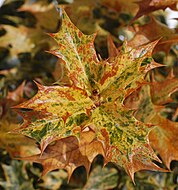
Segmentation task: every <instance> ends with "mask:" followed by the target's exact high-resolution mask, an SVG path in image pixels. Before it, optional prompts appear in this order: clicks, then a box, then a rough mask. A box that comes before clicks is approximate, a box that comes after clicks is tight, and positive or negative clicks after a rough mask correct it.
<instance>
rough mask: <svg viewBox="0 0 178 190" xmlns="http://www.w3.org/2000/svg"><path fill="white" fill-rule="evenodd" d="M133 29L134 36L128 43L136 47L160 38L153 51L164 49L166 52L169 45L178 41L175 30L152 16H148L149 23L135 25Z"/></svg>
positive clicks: (168, 49)
mask: <svg viewBox="0 0 178 190" xmlns="http://www.w3.org/2000/svg"><path fill="white" fill-rule="evenodd" d="M153 28H154V32H153V30H152V29H153ZM134 31H135V36H134V37H133V38H132V39H131V40H130V41H129V45H130V46H132V47H138V46H140V45H142V44H146V43H148V42H151V41H154V40H156V39H159V38H161V39H160V41H159V43H158V44H157V45H156V47H155V49H154V51H155V52H158V51H165V52H166V53H167V54H168V53H169V51H170V48H171V46H172V45H173V44H175V43H177V42H178V35H177V34H176V32H175V30H174V29H170V28H168V27H167V26H166V25H165V24H162V23H161V22H159V21H158V20H156V19H155V18H154V17H153V16H152V17H150V21H149V23H147V24H144V25H143V26H135V27H134Z"/></svg>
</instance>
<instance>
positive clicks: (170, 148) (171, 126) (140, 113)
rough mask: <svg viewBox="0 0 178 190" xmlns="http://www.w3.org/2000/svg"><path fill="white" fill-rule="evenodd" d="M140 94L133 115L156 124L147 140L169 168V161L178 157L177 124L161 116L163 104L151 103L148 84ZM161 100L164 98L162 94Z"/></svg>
mask: <svg viewBox="0 0 178 190" xmlns="http://www.w3.org/2000/svg"><path fill="white" fill-rule="evenodd" d="M156 84H157V83H156ZM176 84H178V83H176ZM155 87H156V86H155ZM163 89H166V86H163V85H162V89H160V91H161V90H162V91H163ZM140 94H141V95H140V96H139V104H138V107H137V109H136V112H135V117H136V118H137V119H139V120H141V121H142V122H144V123H151V124H153V125H155V126H157V127H155V128H154V129H153V130H152V131H151V132H150V134H149V140H150V143H151V145H152V147H153V148H154V149H155V150H156V151H157V152H158V153H159V154H160V156H161V158H162V160H163V161H164V163H165V165H166V166H167V168H170V163H171V161H172V160H177V159H178V151H177V149H176V147H177V144H178V139H177V135H178V134H177V129H178V124H177V123H176V122H172V121H169V120H168V119H166V118H163V117H162V116H161V110H162V109H163V106H157V105H154V104H153V103H152V100H151V92H150V87H149V86H148V85H147V86H144V87H142V90H141V92H140ZM165 95H167V94H165ZM166 97H167V96H166ZM160 98H161V97H160ZM163 100H165V97H164V96H163Z"/></svg>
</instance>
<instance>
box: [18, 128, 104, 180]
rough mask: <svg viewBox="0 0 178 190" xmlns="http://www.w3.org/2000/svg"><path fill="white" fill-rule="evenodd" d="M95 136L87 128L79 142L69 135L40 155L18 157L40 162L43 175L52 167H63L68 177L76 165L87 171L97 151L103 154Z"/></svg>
mask: <svg viewBox="0 0 178 190" xmlns="http://www.w3.org/2000/svg"><path fill="white" fill-rule="evenodd" d="M95 136H96V134H95V132H93V131H92V130H90V129H88V131H84V132H81V139H80V142H79V141H78V140H77V138H76V137H74V136H70V137H67V138H64V139H60V140H57V141H56V142H55V143H54V144H52V145H49V146H48V147H47V148H46V150H45V151H44V152H43V154H42V155H41V154H39V155H36V156H31V157H25V158H20V159H22V160H23V159H24V160H29V161H33V162H38V163H41V164H42V165H43V168H44V170H43V175H45V174H46V173H47V172H49V171H51V170H54V169H60V168H61V169H65V170H67V172H68V179H70V177H71V175H72V173H73V171H74V170H75V169H76V168H77V167H79V166H84V167H85V168H86V170H87V173H88V172H89V169H90V166H91V162H92V161H93V159H94V158H95V156H96V155H98V153H100V154H102V155H104V151H103V146H102V143H100V142H99V141H96V139H95Z"/></svg>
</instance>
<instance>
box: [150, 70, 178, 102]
mask: <svg viewBox="0 0 178 190" xmlns="http://www.w3.org/2000/svg"><path fill="white" fill-rule="evenodd" d="M153 80H154V79H153ZM163 87H164V88H163ZM176 91H178V78H176V77H175V76H174V75H173V74H172V72H170V74H169V75H168V76H167V78H166V79H165V80H164V81H162V82H156V81H154V82H152V84H151V97H152V101H153V103H154V104H156V105H165V104H166V103H170V102H171V101H172V98H171V94H172V93H174V92H176Z"/></svg>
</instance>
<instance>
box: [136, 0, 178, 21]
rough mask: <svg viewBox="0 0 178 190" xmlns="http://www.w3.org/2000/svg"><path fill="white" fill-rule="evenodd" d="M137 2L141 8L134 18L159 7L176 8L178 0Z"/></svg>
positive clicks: (143, 0)
mask: <svg viewBox="0 0 178 190" xmlns="http://www.w3.org/2000/svg"><path fill="white" fill-rule="evenodd" d="M136 3H137V4H138V5H139V10H138V12H137V14H136V16H135V17H134V18H133V20H136V19H138V18H139V17H141V16H143V15H147V14H149V13H151V12H153V11H156V10H159V9H163V10H165V9H166V8H167V7H169V8H173V9H176V4H177V0H140V1H137V2H136Z"/></svg>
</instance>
